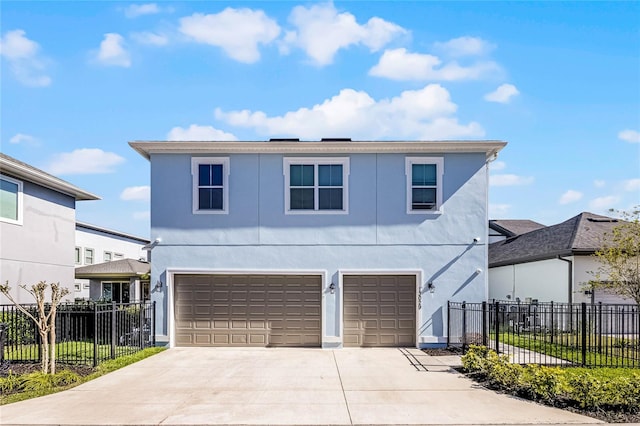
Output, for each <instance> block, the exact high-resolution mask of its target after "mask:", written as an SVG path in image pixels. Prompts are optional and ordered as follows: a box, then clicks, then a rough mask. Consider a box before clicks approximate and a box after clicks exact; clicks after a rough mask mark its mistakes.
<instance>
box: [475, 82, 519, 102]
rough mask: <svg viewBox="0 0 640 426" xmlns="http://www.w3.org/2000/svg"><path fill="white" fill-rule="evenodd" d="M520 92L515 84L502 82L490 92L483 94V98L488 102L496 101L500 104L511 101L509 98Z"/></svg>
mask: <svg viewBox="0 0 640 426" xmlns="http://www.w3.org/2000/svg"><path fill="white" fill-rule="evenodd" d="M518 94H520V92H519V91H518V89H517V88H516V86H514V85H513V84H503V85H501V86H499V87H498V88H497V89H496V90H494V91H493V92H491V93H487V94H486V95H484V99H485V100H486V101H489V102H498V103H501V104H507V103H509V102H510V101H511V98H513V97H514V96H516V95H518Z"/></svg>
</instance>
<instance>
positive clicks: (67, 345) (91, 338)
mask: <svg viewBox="0 0 640 426" xmlns="http://www.w3.org/2000/svg"><path fill="white" fill-rule="evenodd" d="M22 306H23V307H24V308H25V309H27V310H28V311H29V312H30V313H31V314H32V315H33V316H35V317H36V318H37V317H38V312H37V305H35V304H28V305H22ZM154 321H155V302H153V303H151V302H143V303H106V304H99V303H92V302H88V303H81V304H78V303H73V304H71V303H69V304H60V305H58V307H57V312H56V361H57V362H59V363H63V364H86V365H92V366H94V367H95V366H97V365H98V364H100V363H101V362H102V361H104V360H107V359H113V358H117V357H119V356H122V355H129V354H133V353H135V352H137V351H140V350H142V349H144V348H147V347H151V346H155V324H154ZM0 323H4V324H5V327H6V330H5V333H4V334H5V341H4V350H3V355H4V359H5V360H7V361H10V362H40V360H41V350H42V349H41V345H40V343H41V339H40V334H39V332H38V328H37V326H36V324H35V323H34V322H33V320H32V319H31V318H29V317H28V316H27V315H25V314H24V313H23V312H21V311H20V310H19V309H18V308H16V307H15V306H14V305H0Z"/></svg>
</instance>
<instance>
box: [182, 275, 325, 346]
mask: <svg viewBox="0 0 640 426" xmlns="http://www.w3.org/2000/svg"><path fill="white" fill-rule="evenodd" d="M175 283H176V285H175V293H174V294H175V299H176V300H175V310H174V311H175V315H176V321H175V331H176V333H175V334H176V336H175V341H176V344H177V345H178V346H319V345H320V343H321V337H320V336H321V331H320V328H321V317H320V315H321V300H322V296H321V283H322V278H321V276H319V275H315V276H314V275H308V276H307V275H305V276H289V275H286V276H282V275H280V276H276V275H244V276H242V275H177V276H176V278H175Z"/></svg>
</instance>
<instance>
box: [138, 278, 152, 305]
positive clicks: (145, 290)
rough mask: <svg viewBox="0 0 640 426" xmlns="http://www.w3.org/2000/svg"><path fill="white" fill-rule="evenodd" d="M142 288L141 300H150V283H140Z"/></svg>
mask: <svg viewBox="0 0 640 426" xmlns="http://www.w3.org/2000/svg"><path fill="white" fill-rule="evenodd" d="M140 286H141V287H142V300H143V301H145V300H150V299H151V283H150V282H149V281H142V282H141V283H140Z"/></svg>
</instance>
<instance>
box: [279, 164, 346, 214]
mask: <svg viewBox="0 0 640 426" xmlns="http://www.w3.org/2000/svg"><path fill="white" fill-rule="evenodd" d="M349 162H350V159H349V157H284V158H283V159H282V173H283V175H284V214H286V215H309V214H311V215H318V214H319V215H326V214H331V215H336V214H349V175H350V168H349ZM291 165H308V166H314V186H313V190H314V202H313V206H314V209H313V210H291V208H290V206H291V191H290V189H291V188H290V186H289V183H290V179H289V178H290V176H289V173H290V170H291V169H290V166H291ZM319 165H341V166H342V210H320V209H319V200H318V194H319V192H320V191H319V189H320V183H319V181H318V166H319ZM327 188H331V187H327Z"/></svg>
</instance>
